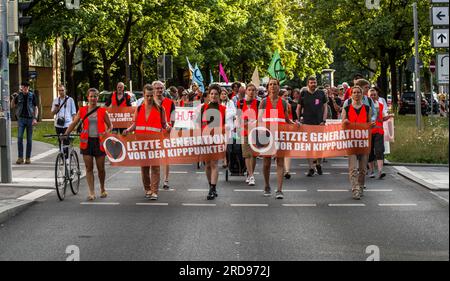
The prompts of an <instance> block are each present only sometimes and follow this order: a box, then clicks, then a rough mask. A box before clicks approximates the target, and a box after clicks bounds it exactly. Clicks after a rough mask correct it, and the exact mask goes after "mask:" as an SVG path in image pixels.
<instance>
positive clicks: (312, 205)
mask: <svg viewBox="0 0 450 281" xmlns="http://www.w3.org/2000/svg"><path fill="white" fill-rule="evenodd" d="M282 205H283V206H284V207H317V204H282Z"/></svg>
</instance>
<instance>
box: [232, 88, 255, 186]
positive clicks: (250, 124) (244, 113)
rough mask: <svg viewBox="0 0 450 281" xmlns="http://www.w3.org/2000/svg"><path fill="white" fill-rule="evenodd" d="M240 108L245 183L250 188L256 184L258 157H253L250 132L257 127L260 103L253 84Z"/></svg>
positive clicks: (238, 104)
mask: <svg viewBox="0 0 450 281" xmlns="http://www.w3.org/2000/svg"><path fill="white" fill-rule="evenodd" d="M237 107H238V116H239V117H238V120H239V121H240V123H241V124H240V127H241V128H242V129H243V130H242V131H241V132H242V136H241V140H243V141H242V144H241V146H242V157H244V159H245V167H246V168H247V179H246V180H245V182H246V183H247V184H248V185H249V186H254V185H255V184H256V182H255V176H254V172H255V167H256V157H255V156H254V155H253V150H252V148H251V147H250V144H249V142H248V133H249V130H251V129H253V128H255V127H256V122H257V120H258V108H259V101H258V100H257V99H256V86H255V84H253V83H249V84H248V85H247V89H246V96H245V98H244V99H242V100H240V101H238V102H237Z"/></svg>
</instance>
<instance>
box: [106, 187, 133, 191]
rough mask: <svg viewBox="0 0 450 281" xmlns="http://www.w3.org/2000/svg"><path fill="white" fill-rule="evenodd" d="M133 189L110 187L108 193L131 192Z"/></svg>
mask: <svg viewBox="0 0 450 281" xmlns="http://www.w3.org/2000/svg"><path fill="white" fill-rule="evenodd" d="M130 190H131V188H121V187H109V188H108V189H107V190H106V191H130Z"/></svg>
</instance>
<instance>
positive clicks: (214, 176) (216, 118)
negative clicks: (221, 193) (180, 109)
mask: <svg viewBox="0 0 450 281" xmlns="http://www.w3.org/2000/svg"><path fill="white" fill-rule="evenodd" d="M220 92H221V88H220V86H219V85H217V84H212V85H210V86H209V91H208V96H207V97H208V100H209V102H208V103H205V104H203V105H202V106H201V109H200V120H201V129H202V135H204V134H211V133H213V132H216V133H217V130H219V133H223V130H224V128H225V118H226V107H225V106H223V105H221V104H220ZM205 172H206V178H207V179H208V183H209V192H208V195H207V197H206V199H207V200H214V199H215V198H216V197H217V189H216V185H217V180H218V178H219V169H218V167H217V160H209V161H205Z"/></svg>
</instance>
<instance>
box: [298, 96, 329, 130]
mask: <svg viewBox="0 0 450 281" xmlns="http://www.w3.org/2000/svg"><path fill="white" fill-rule="evenodd" d="M327 100H328V99H327V96H326V95H325V92H324V91H322V90H315V91H314V93H310V92H308V90H303V91H302V92H301V99H300V105H301V107H302V110H303V123H304V124H307V125H320V123H322V122H323V105H324V104H326V103H327Z"/></svg>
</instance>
